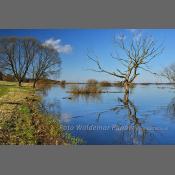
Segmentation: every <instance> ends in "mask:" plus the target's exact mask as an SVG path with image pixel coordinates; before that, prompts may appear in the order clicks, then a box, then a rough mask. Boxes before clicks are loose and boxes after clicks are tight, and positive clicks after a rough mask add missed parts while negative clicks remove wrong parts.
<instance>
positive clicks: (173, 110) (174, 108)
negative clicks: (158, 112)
mask: <svg viewBox="0 0 175 175" xmlns="http://www.w3.org/2000/svg"><path fill="white" fill-rule="evenodd" d="M168 113H169V114H172V115H173V116H175V98H173V99H172V100H171V102H170V104H169V105H168Z"/></svg>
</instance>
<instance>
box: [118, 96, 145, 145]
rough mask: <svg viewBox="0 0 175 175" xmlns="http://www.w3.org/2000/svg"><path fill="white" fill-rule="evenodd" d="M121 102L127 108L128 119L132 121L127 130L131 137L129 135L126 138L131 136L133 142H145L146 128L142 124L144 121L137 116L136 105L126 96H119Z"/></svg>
mask: <svg viewBox="0 0 175 175" xmlns="http://www.w3.org/2000/svg"><path fill="white" fill-rule="evenodd" d="M119 102H121V103H122V104H123V105H124V106H125V109H127V111H128V119H129V121H130V124H129V126H128V131H127V134H130V137H128V136H127V137H125V138H131V139H132V142H133V144H144V140H145V135H146V129H145V128H144V127H143V126H142V123H141V121H140V120H139V118H138V116H137V109H136V107H135V105H134V104H133V102H131V100H129V99H128V98H127V101H126V99H125V98H124V99H121V98H119ZM123 137H124V135H123Z"/></svg>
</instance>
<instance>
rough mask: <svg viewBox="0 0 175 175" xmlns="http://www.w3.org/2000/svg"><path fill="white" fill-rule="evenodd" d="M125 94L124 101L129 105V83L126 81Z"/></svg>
mask: <svg viewBox="0 0 175 175" xmlns="http://www.w3.org/2000/svg"><path fill="white" fill-rule="evenodd" d="M124 89H125V95H124V103H125V104H126V105H127V104H128V101H129V83H128V82H125V83H124Z"/></svg>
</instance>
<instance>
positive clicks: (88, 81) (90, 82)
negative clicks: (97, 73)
mask: <svg viewBox="0 0 175 175" xmlns="http://www.w3.org/2000/svg"><path fill="white" fill-rule="evenodd" d="M97 83H98V81H97V80H95V79H89V80H87V84H97Z"/></svg>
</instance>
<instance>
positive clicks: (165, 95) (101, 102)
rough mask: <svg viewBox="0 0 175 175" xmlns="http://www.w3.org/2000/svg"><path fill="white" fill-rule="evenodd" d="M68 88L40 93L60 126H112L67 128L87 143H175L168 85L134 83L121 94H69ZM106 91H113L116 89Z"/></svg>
mask: <svg viewBox="0 0 175 175" xmlns="http://www.w3.org/2000/svg"><path fill="white" fill-rule="evenodd" d="M159 86H160V85H159ZM162 87H164V86H162ZM67 88H68V87H65V89H64V88H60V87H59V86H56V87H52V88H51V89H48V90H46V91H45V92H44V93H43V94H44V95H43V96H44V98H43V104H44V107H46V110H47V111H48V112H49V113H51V114H52V115H53V114H54V115H55V116H59V119H60V120H61V123H62V124H63V125H70V126H74V127H76V126H77V125H81V126H86V125H94V126H110V127H113V128H114V129H113V130H111V129H109V130H106V131H104V130H93V131H92V130H75V129H74V130H71V131H70V132H71V133H72V134H73V135H74V136H79V137H81V138H82V139H83V140H85V141H86V143H87V144H175V136H174V133H175V120H173V119H174V118H173V117H170V116H175V98H173V99H172V94H174V91H170V88H171V87H170V88H168V89H162V88H157V86H155V85H149V86H143V85H142V86H136V87H135V88H133V90H132V91H130V92H131V93H130V96H127V95H126V94H123V93H101V94H86V95H83V94H81V95H80V94H79V95H78V94H76V95H70V94H68V93H66V91H67ZM109 90H110V91H116V88H109ZM119 90H121V88H118V89H117V91H119ZM143 91H144V93H143ZM64 97H69V98H64ZM167 109H168V111H167ZM168 114H171V115H168ZM115 127H116V130H115ZM122 127H123V129H120V128H122ZM118 128H119V129H120V130H117V129H118Z"/></svg>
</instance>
